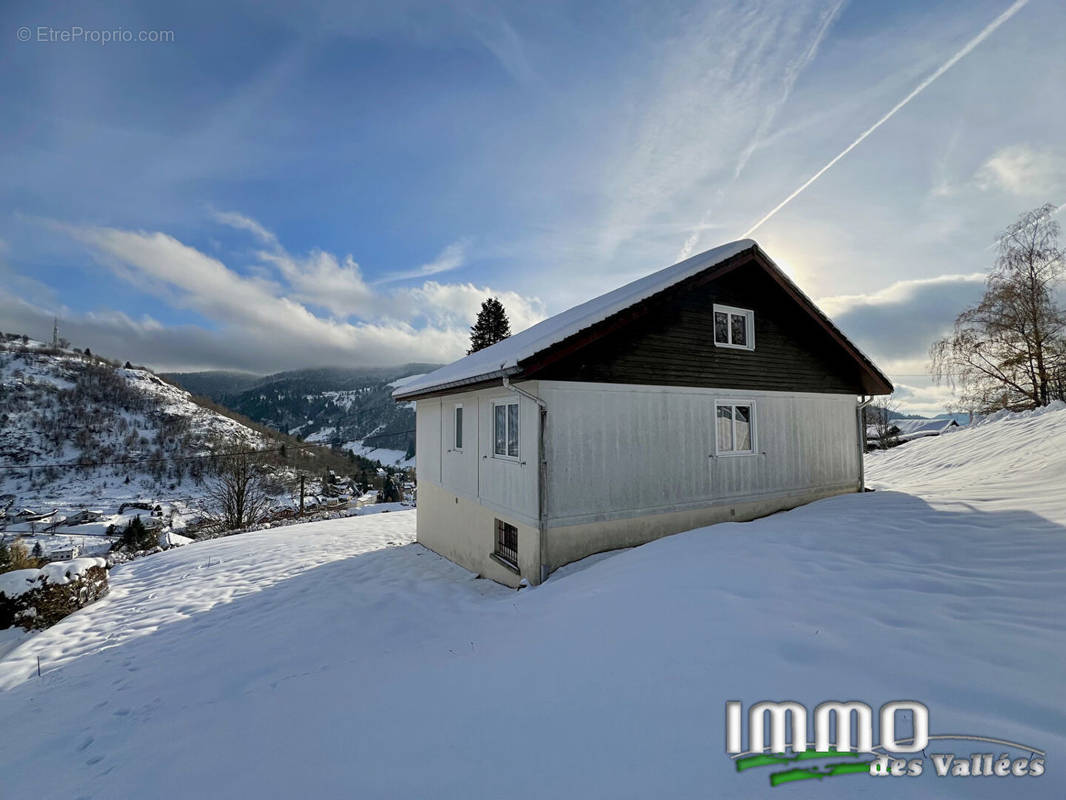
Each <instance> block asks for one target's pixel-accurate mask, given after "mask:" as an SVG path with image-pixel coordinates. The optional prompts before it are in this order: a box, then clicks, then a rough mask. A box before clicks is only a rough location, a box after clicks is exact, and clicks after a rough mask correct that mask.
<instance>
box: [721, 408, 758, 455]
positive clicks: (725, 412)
mask: <svg viewBox="0 0 1066 800" xmlns="http://www.w3.org/2000/svg"><path fill="white" fill-rule="evenodd" d="M714 428H715V451H716V452H717V454H718V455H720V456H740V455H750V454H752V453H754V452H755V404H754V403H752V402H750V401H746V402H738V403H734V402H718V403H715V404H714Z"/></svg>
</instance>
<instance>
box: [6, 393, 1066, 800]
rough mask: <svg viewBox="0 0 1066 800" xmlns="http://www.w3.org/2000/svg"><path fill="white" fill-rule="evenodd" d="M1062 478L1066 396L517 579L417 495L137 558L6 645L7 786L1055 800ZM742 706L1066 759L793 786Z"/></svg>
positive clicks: (256, 793) (1064, 627)
mask: <svg viewBox="0 0 1066 800" xmlns="http://www.w3.org/2000/svg"><path fill="white" fill-rule="evenodd" d="M1064 476H1066V409H1063V408H1061V407H1060V408H1057V409H1055V410H1053V411H1050V412H1048V413H1045V414H1041V415H1018V416H1016V417H1011V418H1008V419H1002V420H998V421H992V422H989V423H987V424H983V425H979V426H976V427H974V428H972V429H968V430H961V431H958V432H954V433H952V434H949V435H947V436H943V437H940V438H936V439H926V440H923V441H918V442H913V443H910V444H907V445H905V446H903V447H900V448H898V449H896V450H893V451H890V452H887V453H877V454H874V455H873V456H871V458H870V459H869V462H868V479H869V481H870V483H871V484H872V485H876V486H877V487H878V488H879V491H877V492H874V493H867V494H863V495H847V496H841V497H836V498H831V499H828V500H824V501H821V502H818V503H814V504H811V505H809V506H806V507H804V508H800V509H796V510H794V511H791V512H788V513H784V514H778V515H775V516H773V517H769V518H766V519H763V520H758V521H755V522H751V523H742V524H722V525H718V526H714V527H713V528H704V529H699V530H695V531H691V532H688V533H685V534H680V535H678V536H673V537H669V538H666V539H663V540H660V541H658V542H654V543H652V544H650V545H646V546H644V547H639V548H634V549H631V550H627V551H624V552H620V553H617V554H614V555H609V556H606V557H603V556H599V557H594V558H592V559H587V560H586V561H585V562H581V563H580V564H578V565H572V566H571V567H568V568H566V569H564V570H561V571H560V573H557V574H556V575H555V576H553V577H552V578H551V579H550V580H549V581H548V582H547V583H545V584H544V585H543V586H541V587H537V588H535V589H527V590H523V591H521V592H517V593H516V592H512V591H509V590H506V589H503V588H502V587H499V586H497V585H495V584H492V583H490V582H487V581H483V580H475V579H474V578H473V576H471V575H470V574H469V573H467V572H465V571H464V570H462V569H460V568H458V567H456V566H454V565H452V564H450V563H449V562H447V561H444V560H443V559H441V558H439V557H437V556H435V555H434V554H432V553H430V552H429V551H427V550H425V549H423V548H421V547H420V546H419V545H417V544H413V543H412V542H413V537H414V521H415V516H414V512H412V511H405V512H397V513H389V514H378V515H374V516H365V517H358V518H352V519H342V520H333V521H328V522H319V523H310V524H304V525H297V526H293V527H288V528H284V529H280V530H271V531H260V532H257V533H252V534H245V535H241V536H235V537H231V538H227V539H220V540H214V541H210V542H203V543H195V544H192V545H190V546H188V547H184V548H180V549H177V550H171V551H168V552H166V553H162V554H160V555H157V556H151V557H149V558H145V559H142V560H139V561H135V562H131V563H129V564H123V565H120V566H118V567H117V568H115V569H114V570H113V571H112V584H113V590H112V593H111V595H110V596H109V597H107V598H104V599H103V600H101V601H99V602H97V603H96V604H94V605H92V606H90V607H88V608H86V609H83V610H82V611H79V612H78V613H76V614H74V615H72V616H71V617H69V618H67V619H66V620H64V621H63V622H61V623H60V624H58V625H56V626H55V627H53V628H51V629H49V630H47V631H45V632H43V633H40V634H38V635H36V636H34V637H32V638H30V639H28V640H25V641H24V642H22V644H21V645H19V646H18V647H16V648H15V649H14V650H12V651H11V652H9V653H8V654H7V656H6V658H4V659H3V660H0V719H2V720H3V721H4V724H3V725H2V726H0V754H2V755H0V780H2V789H0V795H2V796H3V797H4V798H7V797H13V798H22V797H34V798H75V797H77V798H132V797H153V798H243V797H292V796H299V797H330V798H332V797H390V798H391V797H401V798H427V797H437V798H470V797H510V798H514V797H530V798H533V797H537V798H541V797H596V798H599V797H611V798H630V797H632V798H660V797H685V798H722V797H726V798H733V797H735V798H750V797H756V796H765V795H766V794H767V793H768V792H769V793H770V796H773V797H777V796H781V797H788V798H822V797H834V798H835V797H841V798H844V797H846V798H853V797H856V796H863V797H866V796H872V797H884V798H889V797H892V798H897V797H932V798H943V797H967V798H968V797H1004V796H1010V797H1012V798H1029V797H1033V798H1037V797H1039V798H1050V797H1061V796H1063V795H1064V794H1066V777H1064V776H1066V773H1064V770H1063V767H1062V764H1063V758H1064V756H1066V692H1064V677H1063V672H1064V671H1063V667H1062V665H1063V663H1064V662H1066V618H1064V617H1063V615H1062V611H1061V604H1062V599H1063V597H1064V595H1066V491H1064V488H1063V484H1064ZM38 656H40V658H41V664H42V670H43V674H42V676H41V677H40V678H38V677H37V675H36V667H37V658H38ZM734 699H740V700H743V701H744V702H745V707H746V706H747V705H748V704H750V703H752V702H755V701H758V700H763V699H766V700H784V699H794V700H798V701H800V702H803V703H805V704H806V705H807V706H808V707H809V708H813V706H814V705H816V704H817V703H819V702H821V701H822V700H827V699H840V700H850V699H861V700H863V701H865V702H867V703H868V704H870V705H871V706H873V707H874V708H875V709H876V708H877V707H878V706H880V705H881V704H882V703H884V702H887V701H890V700H896V699H916V700H920V701H922V702H924V703H925V704H926V705H927V706H928V707H929V709H930V729H931V732H933V733H968V734H976V735H985V736H990V737H996V738H1001V739H1009V740H1013V741H1015V742H1020V743H1023V744H1027V745H1030V746H1033V747H1037V748H1040V749H1042V750H1046V751H1047V773H1046V774H1045V775H1044V776H1042V777H1039V778H1032V777H1027V778H1013V777H1009V778H996V777H969V778H951V777H947V778H937V777H934V776H933V774H932V773H933V769H932V764H931V763H927V766H926V772H925V774H923V775H922V776H921V777H918V778H876V779H875V778H870V777H868V776H865V775H848V776H842V777H835V778H832V779H828V780H822V781H815V780H810V781H804V782H802V783H794V784H788V785H784V786H781V787H778V788H776V789H772V790H771V789H770V786H769V782H768V780H767V772H766V771H765V770H750V771H747V772H744V773H739V774H738V773H737V772H736V771H735V769H734V767H733V764H732V762H731V761H730V759H729V758H728V757H727V756H726V755H725V754H724V742H723V720H724V714H723V712H724V704H725V702H726V701H727V700H734ZM1005 750H1006V748H1003V747H1001V746H999V745H982V744H978V743H972V742H954V743H943V742H938V743H936V744H934V745H931V746H930V749H929V752H931V753H935V752H954V753H959V754H969V753H976V752H981V753H984V752H993V751H994V752H995V755H996V756H997V757H998V755H999V754H1000V753H1002V752H1004V751H1005ZM1009 752H1010V753H1011V755H1012V756H1017V755H1019V753H1018V752H1017V751H1009Z"/></svg>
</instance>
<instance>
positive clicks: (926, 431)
mask: <svg viewBox="0 0 1066 800" xmlns="http://www.w3.org/2000/svg"><path fill="white" fill-rule="evenodd" d="M957 427H959V423H958V422H956V421H955V420H954V419H896V420H892V423H891V424H890V425H889V427H888V428H887V429H886V430H882V431H878V426H876V425H867V426H866V445H867V447H868V448H870V449H873V448H877V447H880V446H881V437H882V436H884V437H885V438H887V439H890V440H895V442H896V443H898V444H902V443H903V442H909V441H911V440H912V439H921V438H923V437H926V436H940V435H942V434H944V433H947V432H948V431H949V430H951V429H952V428H957Z"/></svg>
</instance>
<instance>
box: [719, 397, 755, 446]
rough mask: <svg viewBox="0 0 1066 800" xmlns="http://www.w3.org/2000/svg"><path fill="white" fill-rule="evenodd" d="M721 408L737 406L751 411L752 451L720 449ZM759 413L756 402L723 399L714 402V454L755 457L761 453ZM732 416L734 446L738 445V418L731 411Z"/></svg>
mask: <svg viewBox="0 0 1066 800" xmlns="http://www.w3.org/2000/svg"><path fill="white" fill-rule="evenodd" d="M721 406H729V407H730V408H735V407H736V406H747V407H748V408H750V409H751V449H750V450H721V449H719V447H718V409H719V408H720V407H721ZM757 414H758V412H756V410H755V401H754V400H742V399H737V400H732V399H722V400H715V401H714V454H715V455H716V456H753V455H757V454H758V452H759V440H758V435H759V421H758V418H757ZM730 415H731V417H732V422H733V431H732V442H733V446H734V447H735V446H736V443H737V417H736V412H735V411H731V412H730Z"/></svg>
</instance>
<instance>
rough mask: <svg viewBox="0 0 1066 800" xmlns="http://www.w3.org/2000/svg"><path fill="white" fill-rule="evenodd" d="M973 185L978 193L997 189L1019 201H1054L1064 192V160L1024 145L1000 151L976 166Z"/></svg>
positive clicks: (1065, 183)
mask: <svg viewBox="0 0 1066 800" xmlns="http://www.w3.org/2000/svg"><path fill="white" fill-rule="evenodd" d="M974 183H975V185H976V186H977V187H978V188H979V189H981V190H982V191H988V190H990V189H999V190H1001V191H1004V192H1008V193H1010V194H1013V195H1017V196H1019V197H1036V198H1042V199H1058V198H1059V195H1061V194H1062V193H1063V191H1064V190H1066V158H1063V156H1062V155H1060V154H1059V153H1056V152H1055V151H1052V150H1034V149H1032V148H1030V147H1027V146H1026V145H1013V146H1011V147H1004V148H1003V149H1001V150H999V151H997V152H996V153H995V154H994V155H993V156H992V157H991V158H989V159H988V160H987V161H986V162H985V163H984V164H982V165H981V166H980V168H979V169H978V170H977V172H976V173H975V175H974Z"/></svg>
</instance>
